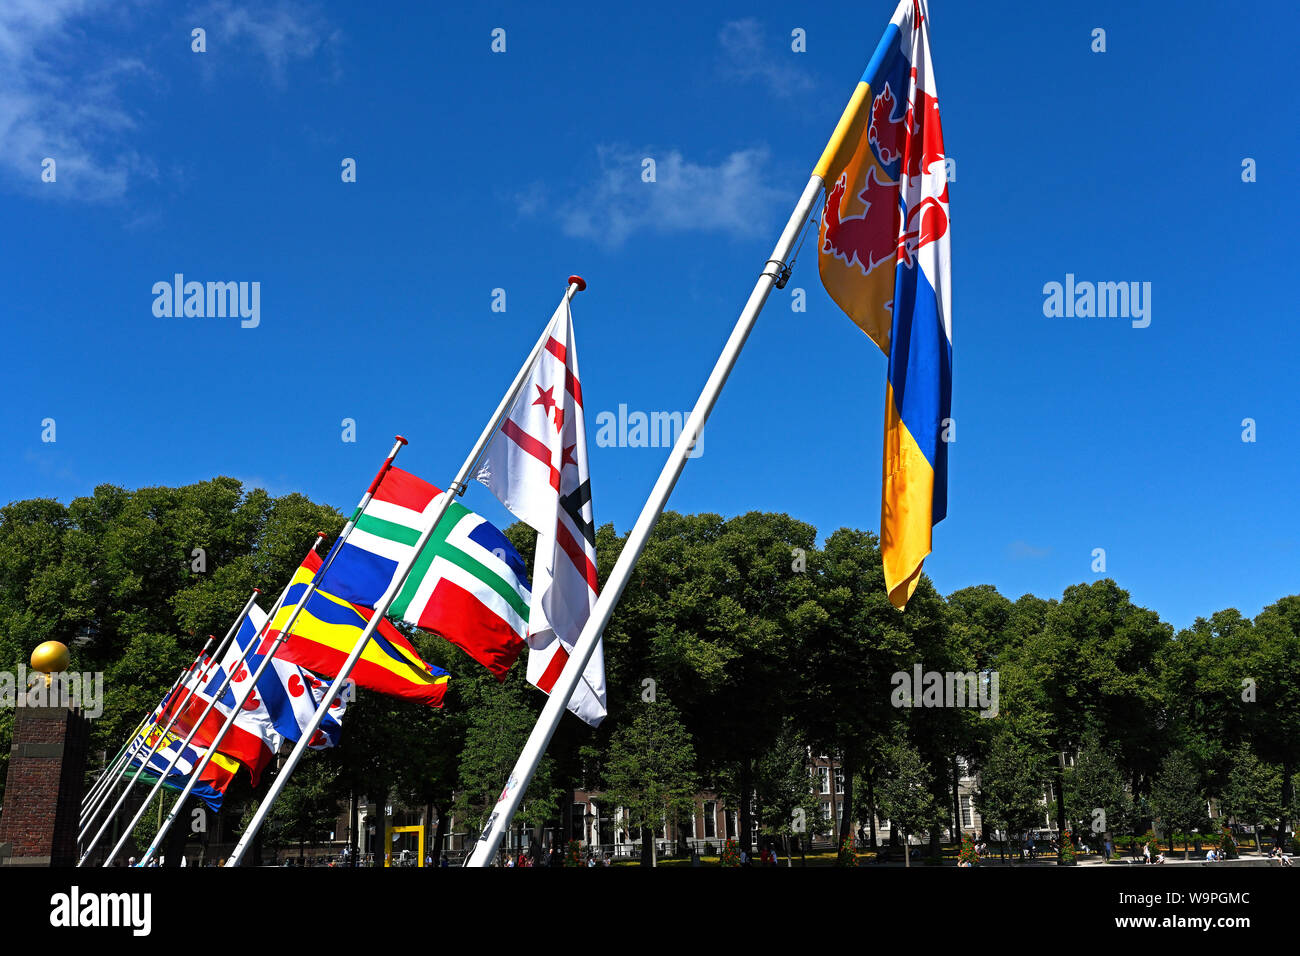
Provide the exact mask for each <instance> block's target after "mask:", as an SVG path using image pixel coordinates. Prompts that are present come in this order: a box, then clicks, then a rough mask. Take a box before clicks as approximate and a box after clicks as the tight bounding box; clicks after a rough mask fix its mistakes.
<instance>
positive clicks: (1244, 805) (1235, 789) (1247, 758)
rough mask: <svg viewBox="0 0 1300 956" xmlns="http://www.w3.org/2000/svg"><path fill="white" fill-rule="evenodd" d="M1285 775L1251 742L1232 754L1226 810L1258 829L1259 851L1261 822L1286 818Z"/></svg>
mask: <svg viewBox="0 0 1300 956" xmlns="http://www.w3.org/2000/svg"><path fill="white" fill-rule="evenodd" d="M1281 796H1282V774H1281V772H1280V771H1279V770H1278V769H1277V767H1276V766H1273V765H1271V764H1267V763H1264V761H1262V760H1260V759H1259V758H1258V757H1257V756H1255V753H1254V751H1253V750H1251V748H1250V745H1249V744H1244V743H1243V744H1241V745H1240V746H1239V747H1238V748H1237V749H1236V751H1235V752H1234V753H1233V755H1232V769H1231V770H1230V771H1229V773H1228V785H1227V787H1226V788H1225V790H1224V792H1223V798H1222V800H1221V807H1222V809H1223V812H1224V813H1225V814H1227V815H1228V816H1230V817H1232V818H1233V819H1235V820H1236V821H1237V822H1238V823H1249V824H1251V825H1252V826H1253V827H1254V830H1255V849H1256V850H1259V848H1260V846H1259V831H1260V825H1261V824H1262V823H1264V822H1266V821H1267V822H1269V823H1273V822H1276V821H1278V820H1280V819H1281V817H1282V804H1281Z"/></svg>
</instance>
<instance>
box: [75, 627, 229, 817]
mask: <svg viewBox="0 0 1300 956" xmlns="http://www.w3.org/2000/svg"><path fill="white" fill-rule="evenodd" d="M232 633H233V631H232ZM214 640H215V638H214V637H213V636H212V635H211V634H209V635H208V639H207V640H206V641H204V642H203V650H201V651H200V652H199V656H198V658H197V659H196V661H195V664H191V665H190V666H189V667H188V668H186V669H185V670H184V671H182V672H181V678H180V679H181V681H184V680H185V675H187V674H189V673H191V672H192V671H193V670H194V667H195V666H196V664H198V663H200V662H202V660H203V655H205V654H206V653H207V652H208V648H209V647H211V646H212V642H213V641H214ZM229 640H230V634H227V635H226V640H225V641H222V642H221V646H220V647H219V648H218V649H217V653H218V654H219V653H221V649H222V648H224V647H225V645H226V641H229ZM193 695H194V689H193V688H188V689H187V690H186V692H185V695H184V701H188V700H189V698H190V697H192V696H193ZM184 701H182V703H180V704H178V705H177V710H176V712H175V713H174V714H173V715H172V718H171V720H170V721H168V723H167V726H166V727H165V728H164V729H163V732H162V733H161V734H159V735H158V739H157V740H155V741H154V742H153V744H152V746H150V747H149V750H148V752H147V753H145V754H144V756H143V757H141V758H140V766H141V767H147V766H148V764H149V761H150V760H152V759H153V758H154V754H156V753H157V752H158V748H159V747H161V746H162V744H163V741H164V740H166V739H167V732H168V731H169V730H171V727H172V724H173V723H175V722H176V716H177V715H178V714H179V713H180V710H179V708H180V707H183V706H184ZM146 743H147V737H146V738H142V739H141V741H140V744H139V746H137V747H136V748H135V753H134V754H132V757H135V756H138V755H139V754H140V753H141V752H142V751H143V750H144V747H145V744H146ZM122 777H123V779H125V780H127V781H128V782H127V785H126V792H127V793H129V792H130V791H131V789H132V788H133V787H134V786H135V784H136V781H137V780H139V778H140V775H139V774H138V773H137V774H134V775H132V776H130V777H127V776H126V773H125V765H123V775H122ZM111 790H112V788H110V790H109V791H108V792H107V793H105V798H106V799H107V797H108V796H109V794H110V793H111ZM122 796H123V799H125V796H126V794H125V793H124V794H123V795H122ZM120 805H121V801H119V803H118V806H120ZM101 807H102V804H101ZM113 812H114V813H116V812H117V807H116V806H115V807H114V808H113ZM98 815H99V808H97V809H96V810H95V812H94V813H92V814H91V815H90V818H89V819H88V820H87V821H86V825H85V826H84V827H82V829H81V832H80V833H79V834H77V841H78V842H80V841H82V840H84V839H85V838H86V834H87V833H89V832H90V828H91V826H92V825H93V824H94V822H95V817H96V816H98Z"/></svg>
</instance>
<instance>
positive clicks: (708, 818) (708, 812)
mask: <svg viewBox="0 0 1300 956" xmlns="http://www.w3.org/2000/svg"><path fill="white" fill-rule="evenodd" d="M717 836H718V805H717V803H716V802H714V801H713V800H705V801H704V839H706V840H714V839H717Z"/></svg>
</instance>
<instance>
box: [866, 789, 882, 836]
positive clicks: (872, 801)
mask: <svg viewBox="0 0 1300 956" xmlns="http://www.w3.org/2000/svg"><path fill="white" fill-rule="evenodd" d="M874 777H875V775H874V774H870V773H869V774H867V815H868V816H870V817H871V849H873V850H878V849H879V845H878V844H877V843H876V784H875V779H874Z"/></svg>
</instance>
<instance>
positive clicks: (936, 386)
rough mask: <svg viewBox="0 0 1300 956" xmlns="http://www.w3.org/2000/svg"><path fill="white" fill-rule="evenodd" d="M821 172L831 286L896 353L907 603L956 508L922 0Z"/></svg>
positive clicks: (889, 579) (940, 172)
mask: <svg viewBox="0 0 1300 956" xmlns="http://www.w3.org/2000/svg"><path fill="white" fill-rule="evenodd" d="M816 173H817V175H819V176H820V177H821V178H822V181H823V182H824V183H825V184H826V208H825V211H824V214H823V216H822V223H821V234H820V243H819V247H818V265H819V268H820V271H821V277H822V283H823V284H824V285H825V286H826V291H827V292H829V293H830V296H831V298H832V299H834V300H835V302H836V304H838V305H839V307H840V308H842V309H843V310H844V311H845V312H846V313H847V314H848V316H849V317H850V318H851V319H853V321H854V322H855V323H856V324H857V325H858V327H859V328H861V329H862V331H864V332H865V333H866V334H867V335H869V336H870V337H871V339H872V341H873V342H875V343H876V345H877V346H879V347H880V350H881V351H882V352H884V353H885V354H886V355H887V356H888V357H889V375H888V379H887V382H886V387H885V454H884V468H883V479H882V487H881V509H880V550H881V556H882V558H883V561H884V567H885V586H886V588H887V589H888V591H889V600H890V601H891V602H892V603H893V604H894V606H895V607H897V608H899V609H902V608H903V607H905V606H906V605H907V601H908V599H909V598H910V597H911V596H912V593H913V591H915V590H916V585H917V582H918V581H919V580H920V578H921V568H922V564H923V562H924V561H925V558H926V556H927V555H928V554H929V553H930V551H931V533H932V528H933V526H934V525H936V524H938V523H939V522H940V521H942V520H943V519H944V516H945V515H946V513H947V509H948V446H947V443H948V441H950V440H951V432H952V419H951V409H952V307H951V284H950V281H949V273H950V257H949V229H948V176H947V162H946V157H945V155H944V149H943V130H942V128H941V127H940V124H939V98H938V92H937V90H936V88H935V80H934V67H933V66H932V64H931V62H930V38H929V12H928V10H927V7H926V2H925V0H903V2H902V3H900V4H899V5H898V9H897V10H896V11H895V12H894V16H893V19H892V20H891V21H890V23H889V26H888V28H886V30H885V35H884V37H883V38H882V39H881V41H880V45H879V46H878V47H877V48H876V52H875V54H874V55H873V56H872V58H871V62H870V63H869V64H868V65H867V69H866V72H864V73H863V74H862V79H861V81H860V82H859V83H858V88H857V90H856V91H854V94H853V98H852V99H851V100H850V101H849V105H848V106H847V107H846V108H845V110H844V115H843V116H842V117H841V118H840V122H839V126H837V127H836V130H835V134H834V135H833V136H832V137H831V140H830V142H829V143H828V144H827V146H826V151H825V152H824V153H823V154H822V158H821V161H820V162H818V164H817V169H816Z"/></svg>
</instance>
